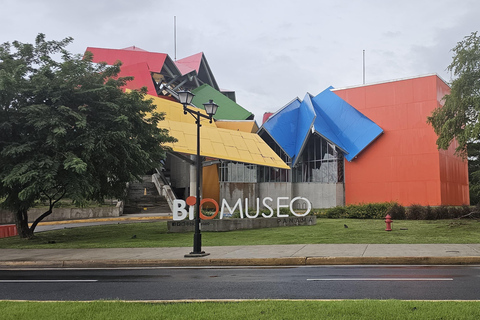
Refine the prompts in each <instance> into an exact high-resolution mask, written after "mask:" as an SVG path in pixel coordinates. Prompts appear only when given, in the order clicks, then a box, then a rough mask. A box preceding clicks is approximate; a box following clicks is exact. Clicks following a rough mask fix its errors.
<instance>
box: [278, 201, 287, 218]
mask: <svg viewBox="0 0 480 320" xmlns="http://www.w3.org/2000/svg"><path fill="white" fill-rule="evenodd" d="M280 200H288V197H278V198H277V217H279V218H288V213H285V214H280V208H288V204H280Z"/></svg>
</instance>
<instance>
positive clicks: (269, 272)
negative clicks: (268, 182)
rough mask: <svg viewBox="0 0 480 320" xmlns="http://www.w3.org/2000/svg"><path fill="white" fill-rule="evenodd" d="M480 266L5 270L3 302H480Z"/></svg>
mask: <svg viewBox="0 0 480 320" xmlns="http://www.w3.org/2000/svg"><path fill="white" fill-rule="evenodd" d="M479 275H480V266H310V267H298V266H297V267H276V268H266V267H251V268H247V267H216V268H212V267H205V268H177V267H173V268H138V269H73V270H72V269H60V270H58V269H57V270H45V269H37V270H18V269H17V270H1V271H0V288H1V290H0V299H13V300H24V299H25V300H97V299H125V300H182V299H189V300H190V299H413V300H423V299H428V300H444V299H445V300H459V299H460V300H480V291H479V290H478V288H480V277H479Z"/></svg>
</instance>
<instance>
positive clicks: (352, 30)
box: [0, 0, 480, 125]
mask: <svg viewBox="0 0 480 320" xmlns="http://www.w3.org/2000/svg"><path fill="white" fill-rule="evenodd" d="M0 9H1V19H0V43H3V42H6V41H9V42H11V41H13V40H18V41H21V42H28V43H33V42H34V40H35V36H36V35H37V34H38V33H44V34H46V36H47V39H48V40H61V39H63V38H65V37H68V36H71V37H73V38H74V42H73V44H71V45H70V46H69V47H68V50H69V51H71V52H73V53H82V54H83V52H84V51H85V49H86V48H87V47H88V46H93V47H102V48H115V49H120V48H125V47H129V46H132V45H134V46H137V47H140V48H142V49H145V50H148V51H155V52H162V53H167V54H169V55H170V57H171V58H172V59H174V58H175V46H174V16H176V21H177V23H176V24H177V28H176V34H177V45H176V48H177V50H176V57H177V59H181V58H184V57H186V56H189V55H192V54H195V53H198V52H204V53H205V56H206V57H207V60H208V63H209V65H210V68H211V69H212V72H213V74H214V75H215V78H216V80H217V83H218V84H219V86H220V87H221V88H222V89H230V90H235V91H236V93H237V102H238V103H239V104H240V105H242V106H243V107H244V108H246V109H247V110H249V111H251V112H253V113H254V114H255V119H256V120H257V122H258V124H259V125H260V124H261V121H262V115H263V113H264V112H266V111H272V112H274V111H276V110H278V109H279V108H281V107H283V106H284V105H285V104H287V103H288V102H289V101H291V100H292V99H294V98H295V97H297V96H298V97H300V98H301V99H303V97H304V96H305V94H306V93H307V92H309V93H311V94H313V95H316V94H318V93H320V92H321V91H323V90H324V89H325V88H327V87H329V86H334V87H336V88H341V87H347V86H355V85H360V84H362V83H363V50H365V66H366V73H365V76H366V83H367V84H368V83H372V82H381V81H389V80H394V79H400V78H406V77H414V76H419V75H425V74H431V73H437V74H438V75H439V76H441V77H442V78H443V79H444V80H446V81H449V80H450V74H449V73H448V72H447V71H446V68H447V66H448V65H449V64H450V62H451V59H452V52H451V49H452V48H453V47H454V46H455V45H456V43H457V42H458V41H461V40H462V39H463V38H464V37H465V36H467V35H469V34H470V33H471V32H473V31H477V30H479V29H480V20H479V14H480V1H478V0H403V1H390V0H365V1H359V0H358V1H354V0H350V1H347V0H334V1H332V0H329V1H324V0H316V1H315V0H311V1H303V0H296V1H291V0H290V1H285V0H266V1H264V0H256V1H252V0H242V1H236V0H202V1H199V0H184V1H176V0H174V1H172V0H168V1H164V0H136V1H131V0H130V1H129V0H115V1H113V0H112V1H107V0H95V1H93V0H83V1H69V0H43V1H38V0H1V1H0ZM220 107H221V106H220Z"/></svg>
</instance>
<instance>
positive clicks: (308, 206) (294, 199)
mask: <svg viewBox="0 0 480 320" xmlns="http://www.w3.org/2000/svg"><path fill="white" fill-rule="evenodd" d="M297 200H303V201H305V202H306V203H307V211H305V213H302V214H300V213H296V212H295V211H294V210H293V203H294V202H295V201H297ZM310 210H312V204H311V203H310V201H308V199H307V198H303V197H295V198H293V199H292V201H290V211H291V212H292V213H293V214H294V215H295V216H297V217H304V216H306V215H307V214H309V213H310Z"/></svg>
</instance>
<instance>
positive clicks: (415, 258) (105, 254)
mask: <svg viewBox="0 0 480 320" xmlns="http://www.w3.org/2000/svg"><path fill="white" fill-rule="evenodd" d="M165 218H168V217H165V216H155V215H135V217H131V216H126V217H121V218H113V219H112V218H110V219H90V220H88V221H68V222H55V223H43V224H42V228H60V227H61V228H64V227H65V226H69V227H73V226H75V225H91V224H98V223H128V222H138V221H148V220H154V219H155V220H156V219H165ZM202 250H204V251H205V252H206V253H209V255H208V256H205V257H199V258H186V257H184V255H185V254H188V253H190V252H191V251H192V247H175V248H173V247H170V248H114V249H0V268H32V267H52V268H87V267H92V268H93V267H167V266H275V265H279V266H287V265H292V266H295V265H296V266H298V265H335V264H342V265H357V264H402V265H403V264H415V265H432V264H480V244H293V245H257V246H212V247H202Z"/></svg>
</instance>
